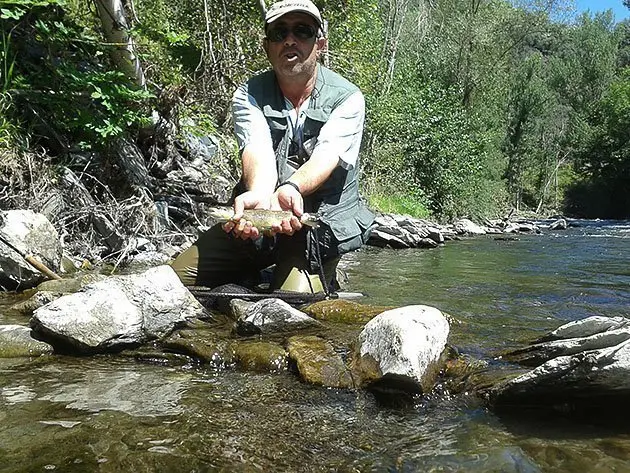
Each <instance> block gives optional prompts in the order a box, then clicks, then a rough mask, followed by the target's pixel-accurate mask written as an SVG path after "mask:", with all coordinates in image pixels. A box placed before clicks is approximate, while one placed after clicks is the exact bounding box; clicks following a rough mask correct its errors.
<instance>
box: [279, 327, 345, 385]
mask: <svg viewBox="0 0 630 473" xmlns="http://www.w3.org/2000/svg"><path fill="white" fill-rule="evenodd" d="M287 350H288V352H289V358H290V359H291V360H292V361H293V362H294V363H295V365H296V367H297V370H298V372H299V374H300V376H301V378H302V379H303V380H304V381H306V382H307V383H311V384H316V385H319V386H326V387H331V388H353V387H355V382H354V379H353V377H352V374H351V372H350V370H349V369H348V367H347V366H346V364H345V363H344V361H343V360H342V358H341V356H340V355H339V354H338V353H336V352H335V349H334V348H333V346H332V345H331V344H330V342H328V341H326V340H324V339H323V338H320V337H316V336H313V335H296V336H293V337H291V338H289V339H288V341H287Z"/></svg>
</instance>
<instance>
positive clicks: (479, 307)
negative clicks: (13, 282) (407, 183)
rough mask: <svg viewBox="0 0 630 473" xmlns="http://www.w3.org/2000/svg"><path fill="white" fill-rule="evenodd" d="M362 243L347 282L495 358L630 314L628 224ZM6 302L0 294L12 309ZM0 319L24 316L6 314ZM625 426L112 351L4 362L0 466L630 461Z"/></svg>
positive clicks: (552, 466)
mask: <svg viewBox="0 0 630 473" xmlns="http://www.w3.org/2000/svg"><path fill="white" fill-rule="evenodd" d="M580 224H581V226H580V227H578V228H571V229H569V230H568V231H558V232H545V233H544V234H543V235H526V236H523V235H520V236H518V240H515V241H508V240H497V239H496V237H493V236H484V237H478V238H473V239H467V240H463V241H456V242H448V243H447V244H446V245H445V246H443V247H442V248H438V249H434V250H396V251H394V250H381V249H374V248H367V249H365V250H362V251H360V252H357V253H355V254H353V255H352V257H351V258H349V259H348V261H347V262H346V272H347V274H348V283H347V284H346V286H345V288H344V289H347V290H349V291H361V292H364V293H365V294H366V297H365V298H364V300H363V302H365V303H372V304H378V305H407V304H428V305H432V306H435V307H438V308H440V309H441V310H443V311H444V312H447V313H449V314H451V315H452V316H453V317H454V318H455V319H456V320H457V321H458V322H457V323H454V324H453V325H452V335H451V342H452V343H453V344H454V345H455V346H456V347H457V348H458V349H459V350H460V351H461V352H463V353H467V354H470V355H472V356H473V357H476V358H481V359H490V358H491V356H492V353H493V352H495V351H497V350H501V349H504V348H508V347H515V346H522V344H523V343H525V342H526V341H529V340H532V339H534V338H536V337H538V336H539V335H541V334H543V333H545V332H546V331H548V330H550V329H553V328H555V327H557V326H559V325H561V324H563V323H565V322H568V321H571V320H577V319H580V318H583V317H585V316H589V315H595V314H599V315H611V316H614V315H625V316H628V315H630V309H629V307H630V251H629V250H630V222H626V223H622V224H619V223H617V224H612V223H610V222H580ZM6 303H7V301H4V307H6ZM2 304H3V303H2V302H0V323H15V322H21V323H26V321H20V320H19V319H16V318H15V317H13V318H7V317H3V316H2V314H3V305H2ZM629 434H630V429H625V430H624V429H619V428H616V429H612V428H606V427H602V426H597V425H594V423H590V422H586V421H581V422H579V423H578V422H572V421H571V420H570V419H569V420H567V419H559V418H553V419H552V418H538V419H537V418H535V417H525V418H523V417H520V418H519V417H516V418H500V417H498V416H496V415H495V414H493V413H491V412H488V411H487V410H486V409H485V408H484V407H483V406H481V405H480V403H479V402H478V400H477V399H476V398H474V396H472V395H467V394H462V395H456V396H455V395H449V394H448V393H445V392H442V391H441V390H439V389H438V390H437V391H436V393H434V394H433V395H431V396H428V397H425V398H417V399H415V401H414V402H413V403H411V404H405V405H398V406H392V405H383V404H382V403H380V402H377V401H376V399H375V398H374V397H373V396H372V395H371V394H370V393H367V392H364V391H346V390H335V389H323V388H318V387H313V386H308V385H305V384H303V383H301V382H300V381H299V380H297V379H296V378H295V377H294V376H293V375H292V374H290V373H276V374H255V373H243V372H239V371H216V370H212V369H210V368H204V367H198V366H183V367H176V368H174V367H165V366H155V365H148V364H142V363H138V362H135V361H133V360H130V359H127V358H124V357H121V356H115V357H114V356H111V357H110V356H100V357H89V358H72V357H55V358H54V359H53V360H52V361H51V360H47V361H43V360H24V359H22V360H0V472H2V473H4V472H22V471H25V472H31V471H33V472H35V471H38V472H41V471H55V470H56V471H63V472H75V471H76V472H84V471H103V472H110V471H112V472H113V471H116V472H127V471H134V472H136V471H137V472H143V471H146V472H149V471H191V472H192V471H196V472H203V471H266V472H269V471H304V472H310V471H341V472H355V471H361V472H363V471H395V472H412V471H420V472H425V471H448V472H451V471H458V472H460V471H461V472H490V471H497V472H498V471H501V472H537V471H544V472H581V471H584V472H586V471H598V472H608V471H618V472H619V471H621V472H624V471H630V466H628V464H629V463H628V462H629V461H630V435H629Z"/></svg>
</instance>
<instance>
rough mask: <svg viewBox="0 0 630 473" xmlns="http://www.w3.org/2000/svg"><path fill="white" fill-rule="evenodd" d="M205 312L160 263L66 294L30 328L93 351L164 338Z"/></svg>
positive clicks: (70, 346)
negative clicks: (146, 269) (138, 271)
mask: <svg viewBox="0 0 630 473" xmlns="http://www.w3.org/2000/svg"><path fill="white" fill-rule="evenodd" d="M204 312H205V311H204V309H203V307H202V306H201V305H200V304H199V302H197V300H196V299H195V298H194V297H193V296H192V294H190V292H188V290H187V289H186V288H185V287H184V286H183V284H182V283H181V281H180V280H179V278H178V277H177V275H176V274H175V272H174V271H173V269H172V268H171V267H169V266H159V267H157V268H152V269H149V270H148V271H145V272H144V273H141V274H137V275H130V276H112V277H109V278H108V279H107V280H104V281H100V282H96V283H93V284H90V285H88V286H86V287H85V288H83V289H82V290H81V291H80V292H76V293H74V294H69V295H65V296H62V297H60V298H59V299H57V300H55V301H53V302H51V303H50V304H47V305H45V306H44V307H41V308H39V309H37V310H36V311H35V313H34V314H33V317H32V319H31V326H32V328H33V330H34V331H35V332H36V334H37V336H38V337H39V338H42V339H43V340H46V341H48V342H49V343H51V344H52V345H53V346H55V347H59V348H61V349H64V350H67V349H70V350H72V351H79V352H83V353H94V352H103V351H109V350H120V349H122V348H125V347H127V346H129V345H139V344H142V343H145V342H147V341H149V340H153V339H156V338H160V337H162V336H164V335H166V334H168V333H169V332H171V331H172V330H173V328H174V327H175V326H176V324H178V323H181V322H183V321H185V320H188V319H191V318H194V317H201V316H203V314H204Z"/></svg>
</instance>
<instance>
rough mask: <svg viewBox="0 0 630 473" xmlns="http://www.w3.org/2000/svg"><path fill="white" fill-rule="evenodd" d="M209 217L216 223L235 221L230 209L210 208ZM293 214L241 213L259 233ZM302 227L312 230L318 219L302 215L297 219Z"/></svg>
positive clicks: (252, 210) (253, 211) (315, 226)
mask: <svg viewBox="0 0 630 473" xmlns="http://www.w3.org/2000/svg"><path fill="white" fill-rule="evenodd" d="M208 214H209V215H210V217H212V218H214V219H215V220H216V221H217V222H230V221H233V222H234V221H236V220H234V219H233V218H232V217H234V209H233V208H232V207H212V208H211V209H209V210H208ZM293 215H294V214H293V212H291V211H289V210H264V209H246V210H244V211H243V219H244V220H247V221H249V222H251V223H252V226H254V227H256V228H257V229H258V230H259V231H261V232H266V231H269V230H271V228H272V226H273V225H275V224H280V222H282V220H285V219H286V220H289V219H290V218H291V217H292V216H293ZM299 220H300V222H301V223H302V225H306V226H309V227H312V228H318V227H319V218H318V217H317V216H315V215H313V214H308V213H305V214H302V216H301V217H300V218H299Z"/></svg>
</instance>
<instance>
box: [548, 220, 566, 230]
mask: <svg viewBox="0 0 630 473" xmlns="http://www.w3.org/2000/svg"><path fill="white" fill-rule="evenodd" d="M568 227H569V225H568V224H567V221H566V220H565V219H563V218H559V219H558V220H556V221H555V222H553V223H552V224H551V225H549V230H566V229H567V228H568Z"/></svg>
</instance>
